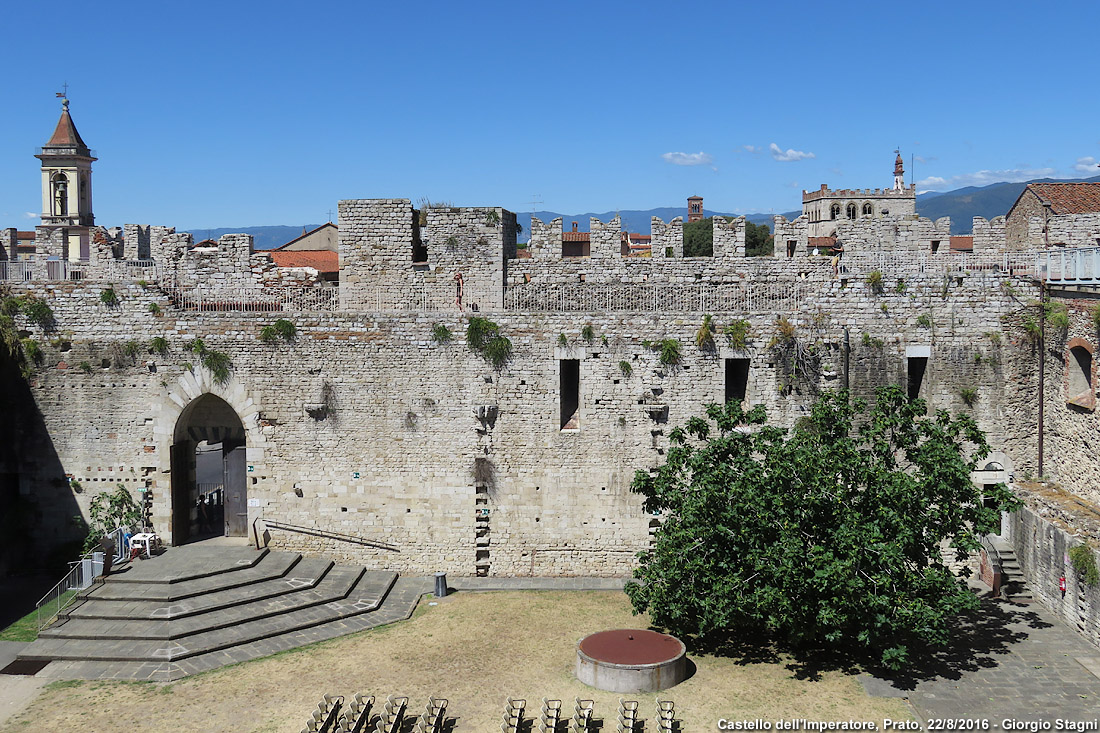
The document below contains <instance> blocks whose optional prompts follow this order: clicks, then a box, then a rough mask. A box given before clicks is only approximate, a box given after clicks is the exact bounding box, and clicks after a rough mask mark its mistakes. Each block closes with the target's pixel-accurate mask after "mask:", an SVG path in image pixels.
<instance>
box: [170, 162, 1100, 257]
mask: <svg viewBox="0 0 1100 733" xmlns="http://www.w3.org/2000/svg"><path fill="white" fill-rule="evenodd" d="M1064 180H1065V179H1054V178H1038V179H1035V180H1034V181H1026V182H1022V183H993V184H990V185H988V186H981V187H975V186H967V187H966V188H959V189H956V190H954V191H944V192H936V191H930V192H928V193H921V194H917V213H918V214H920V215H921V216H925V217H928V218H929V219H939V218H940V217H942V216H950V217H951V233H952V234H969V233H970V229H971V226H972V219H973V218H974V217H975V216H981V217H985V218H986V219H992V218H993V217H995V216H1004V215H1005V214H1007V213H1008V210H1009V209H1010V208H1012V204H1014V203H1016V199H1018V198H1019V197H1020V193H1021V192H1022V191H1023V190H1024V187H1025V186H1027V184H1028V183H1038V182H1043V183H1048V182H1059V181H1064ZM1072 180H1073V181H1075V182H1081V181H1088V182H1097V181H1100V176H1094V177H1092V178H1076V179H1072ZM801 213H802V212H801V211H784V212H780V214H781V215H782V216H785V217H787V218H788V219H793V218H795V217H796V216H798V215H799V214H801ZM616 214H618V215H619V216H620V217H622V227H623V231H627V232H637V233H640V234H649V230H650V222H651V219H652V217H654V216H658V217H660V218H661V219H662V220H663V221H666V222H667V221H670V220H672V219H674V218H676V217H677V216H683V217H685V218H686V217H687V207H686V206H665V207H661V208H657V209H648V210H646V211H638V210H633V209H632V210H625V211H617V212H616V211H603V212H598V213H597V212H588V213H584V214H559V213H558V212H556V211H536V212H535V213H534V215H535V216H537V217H538V218H539V219H541V220H542V221H544V222H550V221H551V220H553V219H556V218H557V217H559V216H560V217H561V218H562V228H563V229H564V230H565V231H569V230H570V229H571V228H572V223H573V222H577V231H581V232H587V231H588V227H589V219H591V218H592V217H595V218H597V219H599V220H600V221H602V222H608V221H611V220H612V219H614V218H615V215H616ZM703 214H704V216H740V214H733V213H730V212H725V211H711V210H709V209H705V210H704V211H703ZM517 215H518V217H519V223H520V224H521V225H522V226H523V234H522V235H521V237H520V239H521V240H526V239H527V237H528V236H529V235H530V232H529V231H528V230H529V228H530V221H531V218H530V217H531V212H529V211H520V212H517ZM744 216H745V218H746V219H748V220H749V221H751V222H752V223H753V224H767V225H768V226H769V227H770V226H771V225H772V214H745V215H744ZM318 226H320V224H306V225H304V226H301V227H298V226H266V227H237V228H232V227H222V228H219V229H184V228H182V227H181V228H179V229H177V231H181V232H191V233H192V234H193V235H194V236H195V239H196V240H199V239H217V238H218V237H220V236H222V235H223V234H238V233H241V234H251V235H252V237H253V246H254V247H255V248H256V249H273V248H275V247H279V246H282V245H284V244H286V243H287V242H289V241H291V240H292V239H296V238H298V237H300V236H301V235H302V233H303V232H306V231H309V230H311V229H314V228H316V227H318Z"/></svg>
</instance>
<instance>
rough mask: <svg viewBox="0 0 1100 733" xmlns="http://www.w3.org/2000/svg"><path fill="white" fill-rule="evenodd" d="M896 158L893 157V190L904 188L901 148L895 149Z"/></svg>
mask: <svg viewBox="0 0 1100 733" xmlns="http://www.w3.org/2000/svg"><path fill="white" fill-rule="evenodd" d="M894 152H895V153H897V156H898V157H897V158H895V159H894V190H895V191H904V190H905V164H904V163H903V162H902V160H901V150H900V149H899V150H895V151H894Z"/></svg>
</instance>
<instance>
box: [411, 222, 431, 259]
mask: <svg viewBox="0 0 1100 733" xmlns="http://www.w3.org/2000/svg"><path fill="white" fill-rule="evenodd" d="M412 230H413V231H412V234H413V237H412V239H413V241H412V261H413V263H414V264H418V263H427V261H428V248H427V246H425V245H424V242H423V240H421V239H420V212H419V211H417V210H416V209H413V213H412Z"/></svg>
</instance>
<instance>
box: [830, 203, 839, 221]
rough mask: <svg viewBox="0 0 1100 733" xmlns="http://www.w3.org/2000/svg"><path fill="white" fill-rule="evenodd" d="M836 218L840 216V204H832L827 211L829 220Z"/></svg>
mask: <svg viewBox="0 0 1100 733" xmlns="http://www.w3.org/2000/svg"><path fill="white" fill-rule="evenodd" d="M838 216H840V204H833V206H832V208H830V209H829V218H830V219H836V218H837V217H838Z"/></svg>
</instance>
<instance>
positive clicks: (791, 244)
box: [787, 239, 798, 258]
mask: <svg viewBox="0 0 1100 733" xmlns="http://www.w3.org/2000/svg"><path fill="white" fill-rule="evenodd" d="M796 246H798V242H797V241H796V240H794V239H788V240H787V257H788V258H791V257H794V250H795V247H796Z"/></svg>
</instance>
